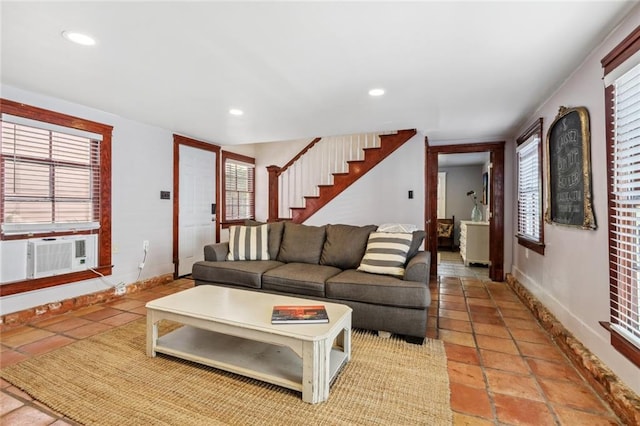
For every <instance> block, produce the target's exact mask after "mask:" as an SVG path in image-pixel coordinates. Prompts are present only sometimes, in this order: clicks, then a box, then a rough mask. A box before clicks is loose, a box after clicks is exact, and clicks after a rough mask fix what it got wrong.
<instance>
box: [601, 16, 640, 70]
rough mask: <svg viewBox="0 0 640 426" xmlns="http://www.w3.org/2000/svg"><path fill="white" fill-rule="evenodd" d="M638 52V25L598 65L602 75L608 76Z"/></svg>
mask: <svg viewBox="0 0 640 426" xmlns="http://www.w3.org/2000/svg"><path fill="white" fill-rule="evenodd" d="M639 50H640V25H638V26H637V27H636V28H635V29H634V30H633V31H632V32H631V34H629V35H628V36H627V37H626V38H625V39H624V40H622V41H621V42H620V43H619V44H618V45H617V46H616V47H614V48H613V50H612V51H611V52H609V53H608V54H607V55H606V56H605V57H604V58H602V60H601V61H600V63H601V64H602V68H604V75H607V74H609V73H610V72H611V71H613V70H614V69H616V68H617V67H618V66H620V64H622V63H623V62H624V61H626V60H627V59H629V58H630V57H631V56H632V55H633V54H635V53H636V52H637V51H639Z"/></svg>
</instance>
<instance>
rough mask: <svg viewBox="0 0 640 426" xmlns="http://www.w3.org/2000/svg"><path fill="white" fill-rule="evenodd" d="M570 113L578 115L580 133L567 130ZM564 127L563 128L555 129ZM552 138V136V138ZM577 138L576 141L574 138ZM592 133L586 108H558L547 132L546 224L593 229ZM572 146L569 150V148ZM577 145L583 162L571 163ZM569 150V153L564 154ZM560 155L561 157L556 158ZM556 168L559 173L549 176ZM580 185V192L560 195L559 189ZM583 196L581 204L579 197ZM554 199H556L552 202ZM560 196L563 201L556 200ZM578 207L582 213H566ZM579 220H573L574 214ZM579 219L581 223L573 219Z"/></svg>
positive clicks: (571, 117)
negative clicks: (573, 169)
mask: <svg viewBox="0 0 640 426" xmlns="http://www.w3.org/2000/svg"><path fill="white" fill-rule="evenodd" d="M573 114H577V118H578V119H579V132H577V130H578V129H577V128H576V127H577V126H574V127H569V126H570V125H568V124H567V123H568V122H569V121H570V120H573V121H575V119H574V118H573ZM557 126H563V127H557ZM554 136H555V137H554ZM578 137H580V139H579V140H578V139H577V138H578ZM590 139H591V134H590V131H589V112H588V111H587V109H586V108H585V107H576V108H567V107H564V106H561V107H560V109H559V111H558V115H557V116H556V119H555V120H554V121H553V123H551V125H550V126H549V130H548V131H547V142H546V151H547V152H546V154H547V161H546V163H547V167H546V183H547V185H546V186H547V209H546V211H545V215H544V219H545V222H547V223H555V224H558V225H562V226H570V227H575V228H581V229H591V230H593V229H596V227H597V225H596V220H595V216H594V214H593V204H592V200H591V150H590V146H591V140H590ZM572 146H573V147H574V149H573V150H571V147H572ZM576 146H580V147H581V150H582V161H575V162H574V161H573V160H574V159H575V158H574V156H575V154H576V151H575V147H576ZM567 150H569V151H567ZM559 154H562V155H559ZM554 165H555V166H557V167H556V168H557V169H558V170H559V171H558V172H555V173H552V171H551V168H552V166H554ZM565 167H566V168H568V169H570V168H572V167H573V168H576V170H575V171H574V172H573V173H571V174H569V175H563V176H560V177H558V174H560V171H561V170H562V169H564V168H565ZM580 183H581V184H582V191H580V190H579V188H578V189H576V190H574V191H569V190H567V191H563V192H559V191H558V188H559V187H566V186H568V187H571V186H579V184H580ZM580 194H581V195H582V200H581V201H582V203H580V202H579V201H580V200H579V199H577V198H578V196H579V195H580ZM554 197H556V198H555V199H554ZM557 197H562V198H563V200H558V198H557ZM559 202H563V203H564V204H563V205H561V207H564V209H565V212H564V213H562V214H560V213H559V212H557V211H555V210H561V209H560V208H556V207H555V206H557V204H558V203H559ZM576 206H581V207H582V211H581V212H580V211H578V212H576V211H574V210H571V211H567V210H570V209H572V208H573V209H575V208H576ZM575 213H577V214H578V217H576V214H575ZM576 219H580V220H576Z"/></svg>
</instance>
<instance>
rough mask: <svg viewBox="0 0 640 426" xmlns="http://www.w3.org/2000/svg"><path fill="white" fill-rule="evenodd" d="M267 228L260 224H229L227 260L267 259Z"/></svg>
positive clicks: (265, 225)
mask: <svg viewBox="0 0 640 426" xmlns="http://www.w3.org/2000/svg"><path fill="white" fill-rule="evenodd" d="M268 232H269V230H268V227H267V224H266V223H265V224H264V225H260V226H231V227H230V228H229V254H228V255H227V260H269V238H268V236H269V234H268Z"/></svg>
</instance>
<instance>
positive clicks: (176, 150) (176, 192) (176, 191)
mask: <svg viewBox="0 0 640 426" xmlns="http://www.w3.org/2000/svg"><path fill="white" fill-rule="evenodd" d="M180 145H186V146H190V147H192V148H197V149H202V150H205V151H210V152H213V153H215V154H216V163H215V171H214V174H215V177H216V194H215V198H214V199H215V200H216V241H220V220H219V218H220V216H219V215H218V211H219V210H220V202H219V201H220V195H219V194H220V191H219V188H220V174H219V173H218V170H219V166H218V165H219V164H220V147H219V146H218V145H213V144H210V143H207V142H201V141H198V140H195V139H191V138H188V137H186V136H180V135H175V134H174V135H173V278H174V279H178V263H180V259H179V257H178V254H179V253H178V242H179V241H178V238H179V236H180V232H179V220H178V219H179V218H180ZM203 249H204V248H203Z"/></svg>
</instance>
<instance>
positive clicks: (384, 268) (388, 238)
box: [358, 232, 413, 278]
mask: <svg viewBox="0 0 640 426" xmlns="http://www.w3.org/2000/svg"><path fill="white" fill-rule="evenodd" d="M412 239H413V235H412V234H408V233H391V232H372V233H371V235H369V240H368V242H367V251H366V252H365V254H364V257H363V258H362V262H360V266H358V271H362V272H369V273H372V274H382V275H392V276H395V277H398V278H402V277H403V276H404V265H405V263H406V261H407V253H409V247H410V246H411V241H412Z"/></svg>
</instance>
